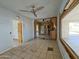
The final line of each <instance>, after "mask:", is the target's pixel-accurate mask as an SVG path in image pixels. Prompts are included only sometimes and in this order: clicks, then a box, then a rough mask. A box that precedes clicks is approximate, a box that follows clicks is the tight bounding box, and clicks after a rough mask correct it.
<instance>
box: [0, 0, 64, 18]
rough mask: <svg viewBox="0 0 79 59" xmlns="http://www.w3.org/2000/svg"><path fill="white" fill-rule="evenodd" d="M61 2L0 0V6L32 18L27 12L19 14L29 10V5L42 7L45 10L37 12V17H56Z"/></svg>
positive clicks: (51, 0) (50, 0)
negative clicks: (23, 10) (22, 10)
mask: <svg viewBox="0 0 79 59" xmlns="http://www.w3.org/2000/svg"><path fill="white" fill-rule="evenodd" d="M62 1H63V0H0V4H1V5H2V6H5V7H6V8H8V9H10V10H12V11H15V12H17V13H20V14H22V15H24V16H29V17H31V18H34V15H33V14H32V13H29V12H20V11H19V10H21V9H26V10H29V9H30V7H29V6H30V5H33V4H34V5H36V6H37V7H38V6H44V7H45V8H44V9H42V10H40V11H38V12H37V15H38V17H40V18H47V17H52V16H57V13H58V10H59V8H60V5H61V3H62Z"/></svg>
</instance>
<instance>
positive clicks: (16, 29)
mask: <svg viewBox="0 0 79 59" xmlns="http://www.w3.org/2000/svg"><path fill="white" fill-rule="evenodd" d="M22 27H23V25H22V21H21V18H20V17H18V20H13V33H12V45H13V47H17V46H21V45H22V43H23V30H22V29H23V28H22Z"/></svg>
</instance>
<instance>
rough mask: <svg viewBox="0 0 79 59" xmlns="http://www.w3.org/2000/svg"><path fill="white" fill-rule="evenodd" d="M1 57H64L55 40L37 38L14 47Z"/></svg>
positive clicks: (51, 58)
mask: <svg viewBox="0 0 79 59" xmlns="http://www.w3.org/2000/svg"><path fill="white" fill-rule="evenodd" d="M0 59H62V57H61V54H60V51H59V49H58V46H57V42H56V41H55V40H45V39H42V38H37V39H34V40H31V41H29V42H26V44H24V45H23V46H22V47H16V48H12V49H11V50H9V51H7V52H5V53H3V54H1V55H0Z"/></svg>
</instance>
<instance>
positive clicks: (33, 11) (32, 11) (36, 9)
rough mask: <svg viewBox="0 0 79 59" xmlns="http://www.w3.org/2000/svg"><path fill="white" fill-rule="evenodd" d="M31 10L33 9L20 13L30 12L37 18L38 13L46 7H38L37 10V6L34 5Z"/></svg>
mask: <svg viewBox="0 0 79 59" xmlns="http://www.w3.org/2000/svg"><path fill="white" fill-rule="evenodd" d="M31 8H32V9H31V10H20V11H21V12H30V13H33V14H34V16H35V17H37V14H36V12H37V11H39V10H41V9H43V8H44V6H40V7H37V8H36V6H35V5H32V6H31Z"/></svg>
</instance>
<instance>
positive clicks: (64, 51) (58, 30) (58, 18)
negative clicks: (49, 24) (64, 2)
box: [57, 14, 70, 59]
mask: <svg viewBox="0 0 79 59" xmlns="http://www.w3.org/2000/svg"><path fill="white" fill-rule="evenodd" d="M59 15H60V14H58V16H57V43H58V47H59V50H60V52H61V55H62V58H63V59H70V58H69V55H68V54H67V52H66V50H65V48H64V47H63V45H62V43H61V42H60V39H59V38H60V34H59V33H61V32H60V31H61V30H60V27H59V26H60V24H59V22H60V21H59V20H60V17H59Z"/></svg>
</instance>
